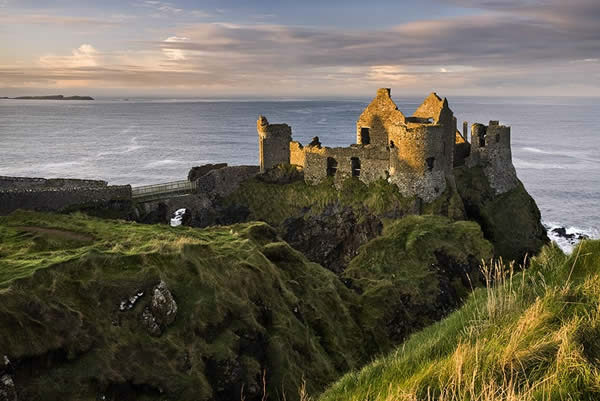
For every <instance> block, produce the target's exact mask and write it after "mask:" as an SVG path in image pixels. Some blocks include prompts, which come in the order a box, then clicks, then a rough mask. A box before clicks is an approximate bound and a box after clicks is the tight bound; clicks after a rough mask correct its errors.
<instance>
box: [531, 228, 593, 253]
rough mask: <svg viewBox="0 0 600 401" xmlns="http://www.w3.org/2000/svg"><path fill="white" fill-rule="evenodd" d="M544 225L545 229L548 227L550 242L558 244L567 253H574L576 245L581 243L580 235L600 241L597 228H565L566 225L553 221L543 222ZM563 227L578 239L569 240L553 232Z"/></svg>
mask: <svg viewBox="0 0 600 401" xmlns="http://www.w3.org/2000/svg"><path fill="white" fill-rule="evenodd" d="M543 223H544V227H546V229H547V230H548V237H549V238H550V240H551V241H553V242H556V244H557V245H558V246H559V247H560V248H561V249H562V250H563V251H564V252H565V253H571V252H572V251H573V248H575V245H577V243H578V242H579V241H580V240H578V239H577V238H576V237H577V236H579V235H582V236H585V237H588V238H590V239H599V238H600V230H598V229H597V228H592V227H575V226H568V227H565V226H564V225H562V224H560V223H557V222H551V221H548V222H543ZM563 227H564V228H565V230H566V233H567V234H572V235H575V236H576V237H575V238H573V239H568V238H564V237H561V236H559V235H558V234H557V233H555V232H553V231H552V230H554V229H556V228H563Z"/></svg>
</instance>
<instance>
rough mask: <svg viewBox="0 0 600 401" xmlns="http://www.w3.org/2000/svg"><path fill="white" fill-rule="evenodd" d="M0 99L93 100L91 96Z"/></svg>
mask: <svg viewBox="0 0 600 401" xmlns="http://www.w3.org/2000/svg"><path fill="white" fill-rule="evenodd" d="M0 99H15V100H94V98H93V97H91V96H66V97H65V96H63V95H50V96H18V97H0Z"/></svg>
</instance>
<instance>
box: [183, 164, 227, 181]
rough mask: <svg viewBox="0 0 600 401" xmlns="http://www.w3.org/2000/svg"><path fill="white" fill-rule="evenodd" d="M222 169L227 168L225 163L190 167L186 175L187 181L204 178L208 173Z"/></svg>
mask: <svg viewBox="0 0 600 401" xmlns="http://www.w3.org/2000/svg"><path fill="white" fill-rule="evenodd" d="M223 167H227V163H217V164H204V165H202V166H196V167H192V169H191V170H190V172H189V173H188V181H196V180H197V179H198V178H200V177H204V176H205V175H206V174H208V173H209V172H211V171H213V170H218V169H220V168H223Z"/></svg>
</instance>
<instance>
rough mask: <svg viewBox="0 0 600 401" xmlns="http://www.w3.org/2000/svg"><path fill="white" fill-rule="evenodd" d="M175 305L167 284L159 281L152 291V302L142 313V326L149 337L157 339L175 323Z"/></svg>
mask: <svg viewBox="0 0 600 401" xmlns="http://www.w3.org/2000/svg"><path fill="white" fill-rule="evenodd" d="M176 315H177V303H176V302H175V299H174V298H173V295H172V294H171V291H169V288H168V287H167V284H166V283H165V282H164V281H161V282H160V283H159V284H158V285H157V286H156V287H154V289H153V290H152V300H151V301H150V305H149V306H146V307H145V308H144V310H143V312H142V324H143V325H144V327H145V328H146V330H147V331H148V333H150V335H152V336H155V337H158V336H160V335H161V334H162V332H163V330H164V329H165V328H166V327H167V326H168V325H170V324H171V323H173V322H174V321H175V316H176Z"/></svg>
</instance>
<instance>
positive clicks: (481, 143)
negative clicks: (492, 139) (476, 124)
mask: <svg viewBox="0 0 600 401" xmlns="http://www.w3.org/2000/svg"><path fill="white" fill-rule="evenodd" d="M479 147H480V148H485V136H484V135H480V136H479Z"/></svg>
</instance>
